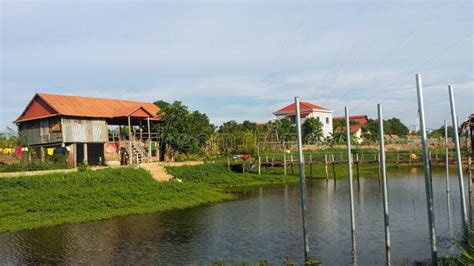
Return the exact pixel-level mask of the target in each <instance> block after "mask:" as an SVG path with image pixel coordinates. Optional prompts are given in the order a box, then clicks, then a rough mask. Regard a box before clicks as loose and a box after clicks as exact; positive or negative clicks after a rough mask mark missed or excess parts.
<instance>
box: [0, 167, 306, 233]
mask: <svg viewBox="0 0 474 266" xmlns="http://www.w3.org/2000/svg"><path fill="white" fill-rule="evenodd" d="M169 171H170V173H171V174H173V175H175V176H177V177H179V178H180V179H182V180H183V182H182V183H178V182H165V183H159V182H156V181H155V180H154V179H153V178H152V177H151V176H150V174H149V173H148V172H147V171H145V170H143V169H132V168H114V169H103V170H96V171H86V172H74V173H60V174H48V175H42V176H29V177H17V178H3V179H0V232H1V231H17V230H22V229H28V228H35V227H42V226H51V225H58V224H62V223H75V222H85V221H94V220H102V219H107V218H111V217H114V216H122V215H130V214H142V213H151V212H159V211H165V210H171V209H181V208H187V207H192V206H197V205H202V204H208V203H213V202H219V201H224V200H230V199H233V198H235V196H234V195H232V194H230V193H227V192H226V191H227V190H228V189H229V188H231V187H234V188H237V187H243V186H256V185H264V184H280V183H285V182H295V181H297V180H298V179H297V178H296V177H294V176H286V177H285V176H282V175H273V174H272V175H261V176H258V175H255V174H252V173H245V174H238V173H234V172H232V171H229V170H228V169H227V168H225V167H224V166H222V165H220V164H219V165H218V164H205V165H197V166H183V167H172V168H170V169H169Z"/></svg>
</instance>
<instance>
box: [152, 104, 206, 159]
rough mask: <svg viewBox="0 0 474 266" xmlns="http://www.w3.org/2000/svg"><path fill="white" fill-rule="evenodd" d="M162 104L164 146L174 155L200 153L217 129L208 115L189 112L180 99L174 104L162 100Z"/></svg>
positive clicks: (161, 128)
mask: <svg viewBox="0 0 474 266" xmlns="http://www.w3.org/2000/svg"><path fill="white" fill-rule="evenodd" d="M159 102H160V101H159ZM160 105H161V106H162V107H161V110H160V113H159V116H160V121H161V123H160V133H161V134H160V135H161V141H162V144H164V145H162V147H168V148H169V149H170V152H171V153H172V157H173V154H174V152H181V153H199V152H200V151H201V150H202V148H203V146H204V145H205V144H206V141H207V140H208V139H209V138H210V137H211V135H212V134H213V133H214V130H215V128H214V126H213V125H212V124H211V123H210V122H209V118H208V117H207V115H206V114H203V113H200V112H199V111H194V112H189V110H188V107H187V106H185V105H183V104H182V103H181V102H180V101H175V102H173V103H172V104H169V103H166V102H164V101H161V102H160Z"/></svg>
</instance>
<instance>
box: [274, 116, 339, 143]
mask: <svg viewBox="0 0 474 266" xmlns="http://www.w3.org/2000/svg"><path fill="white" fill-rule="evenodd" d="M310 117H314V118H316V119H318V118H319V121H321V123H322V124H323V135H324V137H330V136H331V134H332V111H313V112H312V113H310V114H309V115H308V116H306V117H305V118H302V119H301V124H303V123H304V121H305V120H306V119H307V118H310ZM275 118H276V119H278V120H280V119H284V118H285V119H287V118H288V117H287V116H286V115H276V116H275Z"/></svg>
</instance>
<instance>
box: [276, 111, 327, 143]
mask: <svg viewBox="0 0 474 266" xmlns="http://www.w3.org/2000/svg"><path fill="white" fill-rule="evenodd" d="M300 113H301V123H304V121H305V120H306V119H307V118H311V117H314V118H315V119H317V120H319V121H320V122H321V123H322V124H323V135H324V137H329V136H331V134H332V111H331V110H329V109H326V108H323V107H321V106H318V105H315V104H312V103H309V102H300ZM273 114H274V115H275V118H276V119H278V120H280V119H289V120H290V121H293V123H294V122H295V121H296V120H295V119H296V104H294V103H292V104H290V105H287V106H285V107H283V108H281V109H280V110H278V111H276V112H273Z"/></svg>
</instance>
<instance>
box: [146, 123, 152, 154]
mask: <svg viewBox="0 0 474 266" xmlns="http://www.w3.org/2000/svg"><path fill="white" fill-rule="evenodd" d="M146 120H147V121H146V122H147V124H148V162H150V161H151V129H150V117H147V119H146Z"/></svg>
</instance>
